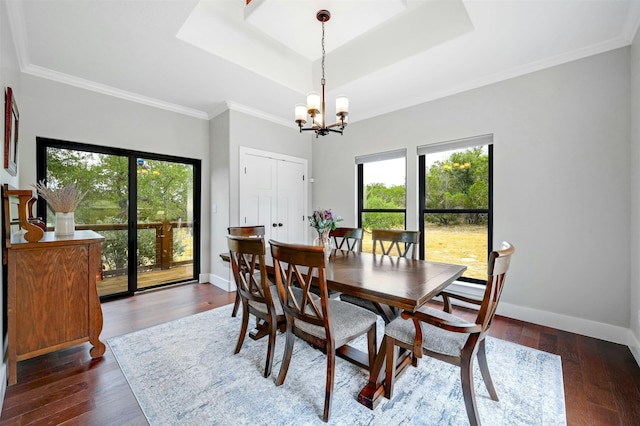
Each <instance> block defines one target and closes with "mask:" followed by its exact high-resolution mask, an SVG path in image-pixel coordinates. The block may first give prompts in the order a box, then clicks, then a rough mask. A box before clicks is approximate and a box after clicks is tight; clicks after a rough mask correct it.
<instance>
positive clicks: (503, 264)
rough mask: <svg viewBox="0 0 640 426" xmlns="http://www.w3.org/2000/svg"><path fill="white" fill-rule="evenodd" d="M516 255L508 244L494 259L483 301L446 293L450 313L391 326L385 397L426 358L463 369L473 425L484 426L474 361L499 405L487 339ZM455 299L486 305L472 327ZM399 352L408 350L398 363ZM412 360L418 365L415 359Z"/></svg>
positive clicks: (424, 313)
mask: <svg viewBox="0 0 640 426" xmlns="http://www.w3.org/2000/svg"><path fill="white" fill-rule="evenodd" d="M514 252H515V248H514V247H513V246H512V245H511V244H510V243H508V242H506V241H505V242H503V243H502V245H501V247H500V249H499V250H497V251H492V252H491V253H490V254H489V262H488V271H487V272H488V274H487V284H486V287H485V291H484V297H483V298H482V300H474V299H471V298H468V297H462V296H459V295H457V294H453V293H449V292H446V291H443V292H441V295H442V297H443V299H444V311H440V310H437V309H433V308H421V309H419V310H418V311H416V312H413V313H412V312H407V311H405V312H403V313H402V315H401V316H402V318H397V319H395V320H393V321H392V322H391V323H390V324H388V325H387V326H386V327H385V337H384V340H383V342H382V347H381V349H380V350H384V351H385V355H386V377H385V383H386V386H385V397H387V398H389V399H391V398H392V396H393V385H394V381H395V378H396V377H397V375H398V374H399V373H401V372H402V370H404V368H406V367H407V366H408V365H409V363H413V364H414V365H415V361H416V359H415V357H417V358H421V357H422V356H423V354H426V355H428V356H430V357H433V358H436V359H439V360H441V361H444V362H448V363H449V364H453V365H456V366H458V367H460V379H461V382H462V394H463V396H464V404H465V408H466V410H467V416H468V417H469V423H470V424H471V425H479V424H480V417H479V416H478V407H477V404H476V397H475V392H474V384H473V358H474V357H475V356H476V354H477V357H478V365H479V367H480V373H481V374H482V379H483V380H484V384H485V386H486V388H487V391H488V392H489V396H490V397H491V399H492V400H494V401H498V394H497V393H496V390H495V388H494V386H493V382H492V380H491V375H490V374H489V367H488V365H487V355H486V352H485V337H486V335H487V334H488V331H489V328H490V327H491V322H492V320H493V317H494V316H495V313H496V308H497V306H498V302H499V301H500V295H501V294H502V289H503V288H504V283H505V277H506V273H507V270H508V269H509V263H510V261H511V255H512V254H513V253H514ZM452 298H454V299H460V300H463V301H464V302H467V303H474V304H476V305H479V306H480V308H479V311H478V316H477V317H476V320H475V322H469V321H467V320H465V319H462V318H459V317H457V316H455V315H453V314H452V313H451V312H452V309H451V300H450V299H452ZM409 320H411V321H409ZM396 347H398V348H400V349H398V351H401V350H402V351H404V352H403V354H402V355H403V356H404V358H403V359H402V361H398V360H399V359H400V355H401V354H400V353H399V352H398V353H397V354H396V352H397V351H396ZM411 354H413V355H411ZM396 355H397V356H396ZM412 357H413V360H412V361H413V362H411V361H410V360H409V358H412Z"/></svg>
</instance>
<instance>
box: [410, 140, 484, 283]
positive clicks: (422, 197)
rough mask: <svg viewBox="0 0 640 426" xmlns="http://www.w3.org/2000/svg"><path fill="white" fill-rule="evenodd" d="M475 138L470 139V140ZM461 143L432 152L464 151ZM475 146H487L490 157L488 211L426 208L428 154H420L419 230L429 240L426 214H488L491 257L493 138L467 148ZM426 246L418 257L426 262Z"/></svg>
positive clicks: (445, 145)
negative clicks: (488, 141)
mask: <svg viewBox="0 0 640 426" xmlns="http://www.w3.org/2000/svg"><path fill="white" fill-rule="evenodd" d="M472 139H475V138H470V140H472ZM458 145H459V143H456V142H455V141H454V142H452V143H443V144H438V148H441V149H437V150H430V151H431V152H438V151H450V150H453V149H464V148H465V147H464V146H458ZM473 146H486V147H487V155H488V157H489V158H488V163H489V164H488V173H489V176H488V183H489V188H488V192H489V193H488V200H487V202H488V207H487V208H486V209H428V208H427V206H426V202H427V197H426V190H427V188H426V172H427V171H426V155H427V154H426V153H420V150H418V151H419V154H418V213H419V220H418V228H419V230H420V235H421V237H422V241H423V242H424V241H425V240H426V238H427V235H426V233H425V220H424V216H425V215H426V214H429V213H431V214H465V213H482V214H487V234H488V235H487V253H486V257H487V258H488V257H489V253H490V252H491V250H493V138H492V139H491V142H490V143H481V142H480V143H477V144H473V143H470V144H468V145H467V146H466V147H467V148H470V147H473ZM425 245H426V244H424V243H422V244H420V247H419V251H418V257H419V258H420V259H422V260H425ZM458 281H463V282H468V283H473V284H482V285H486V280H483V279H478V278H469V277H464V276H462V277H460V278H458Z"/></svg>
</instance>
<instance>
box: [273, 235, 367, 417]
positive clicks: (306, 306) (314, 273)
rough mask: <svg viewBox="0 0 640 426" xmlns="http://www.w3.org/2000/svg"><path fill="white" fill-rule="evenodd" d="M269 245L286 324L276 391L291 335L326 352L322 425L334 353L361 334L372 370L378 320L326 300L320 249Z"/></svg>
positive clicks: (331, 384)
mask: <svg viewBox="0 0 640 426" xmlns="http://www.w3.org/2000/svg"><path fill="white" fill-rule="evenodd" d="M269 244H270V245H271V255H272V257H273V262H274V267H275V272H276V284H277V286H278V294H279V295H280V302H281V303H282V308H283V310H284V314H285V316H286V319H287V325H286V329H287V337H286V343H285V350H284V356H283V359H282V364H281V366H280V374H279V375H278V379H277V381H276V386H281V385H282V384H283V383H284V380H285V377H286V376H287V370H288V369H289V364H290V362H291V356H292V353H293V344H294V340H295V336H297V337H299V338H300V339H302V340H304V341H306V342H308V343H310V344H311V345H312V346H314V347H315V348H318V349H320V350H321V351H323V352H324V353H326V354H327V380H326V385H325V400H324V413H323V416H322V419H323V420H324V421H325V422H327V421H329V415H330V411H331V400H332V393H333V387H334V375H335V366H336V350H337V349H339V348H340V347H342V346H344V345H346V344H347V343H348V342H350V341H351V340H353V339H354V338H356V337H358V336H361V335H364V334H366V335H367V346H368V365H369V366H372V365H373V362H374V359H375V355H376V319H377V317H376V315H374V314H373V313H371V312H369V311H367V310H365V309H362V308H360V307H358V306H354V305H351V304H348V303H344V302H341V301H340V300H337V299H330V298H329V292H328V288H327V280H326V276H325V258H324V251H323V249H322V247H318V246H305V245H295V244H286V243H281V242H277V241H273V240H270V241H269ZM314 285H317V286H318V287H319V288H320V297H319V298H318V297H317V296H315V295H314V294H313V293H312V292H311V288H312V287H313V286H314ZM310 368H314V366H310Z"/></svg>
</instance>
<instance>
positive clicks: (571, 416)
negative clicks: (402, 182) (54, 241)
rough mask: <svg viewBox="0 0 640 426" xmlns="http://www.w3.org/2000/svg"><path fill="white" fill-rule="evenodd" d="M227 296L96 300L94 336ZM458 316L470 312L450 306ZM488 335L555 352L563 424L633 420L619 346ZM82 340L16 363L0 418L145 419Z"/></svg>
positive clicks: (564, 337)
mask: <svg viewBox="0 0 640 426" xmlns="http://www.w3.org/2000/svg"><path fill="white" fill-rule="evenodd" d="M234 297H235V295H234V294H230V293H226V292H224V291H222V290H220V289H218V288H217V287H215V286H213V285H210V284H190V285H184V286H179V287H173V288H168V289H164V290H158V291H153V292H148V293H144V294H140V295H138V296H135V297H133V298H128V299H121V300H115V301H111V302H106V303H103V305H102V309H103V313H104V329H103V332H102V334H101V339H102V340H103V341H104V340H106V339H107V338H109V337H113V336H117V335H121V334H124V333H128V332H131V331H135V330H139V329H142V328H146V327H150V326H152V325H155V324H159V323H162V322H166V321H170V320H173V319H176V318H180V317H184V316H188V315H192V314H195V313H198V312H202V311H205V310H208V309H213V308H216V307H219V306H222V305H225V304H228V303H232V302H233V300H234ZM456 313H457V314H459V315H461V316H469V317H471V316H472V313H470V312H465V311H464V309H457V310H456ZM491 335H492V336H494V337H497V338H500V339H504V340H508V341H511V342H515V343H519V344H522V345H526V346H530V347H533V348H537V349H540V350H543V351H547V352H551V353H555V354H558V355H560V356H561V357H562V367H563V376H564V388H565V400H566V408H567V422H568V424H569V425H640V367H638V365H637V363H636V361H635V359H634V358H633V356H632V354H631V352H630V351H629V349H628V348H627V347H626V346H624V345H618V344H614V343H609V342H605V341H602V340H597V339H592V338H589V337H584V336H580V335H577V334H572V333H567V332H564V331H560V330H556V329H553V328H548V327H543V326H539V325H535V324H531V323H526V322H522V321H516V320H512V319H508V318H504V317H499V316H498V317H496V319H495V321H494V324H493V327H492V329H491ZM89 347H90V346H89V344H88V343H87V344H83V345H79V346H76V347H73V348H69V349H65V350H61V351H58V352H54V353H51V354H47V355H42V356H40V357H37V358H33V359H30V360H26V361H22V362H20V363H18V384H16V385H14V386H11V387H9V388H8V390H7V394H6V397H5V400H4V404H3V407H2V415H1V417H0V425H27V424H38V425H41V424H51V425H54V424H69V425H145V424H147V422H146V420H145V417H144V415H143V414H142V412H141V411H140V408H139V407H138V404H137V402H136V400H135V397H134V396H133V393H132V392H131V390H130V389H129V385H128V384H127V381H126V380H125V378H124V376H123V375H122V373H121V372H120V369H119V367H118V364H117V362H116V360H115V359H114V357H113V355H112V353H111V351H110V349H109V347H108V346H107V351H106V353H105V355H104V357H103V358H102V359H99V360H91V358H90V357H89V352H88V349H89Z"/></svg>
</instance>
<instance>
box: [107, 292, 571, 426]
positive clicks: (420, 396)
mask: <svg viewBox="0 0 640 426" xmlns="http://www.w3.org/2000/svg"><path fill="white" fill-rule="evenodd" d="M239 330H240V318H239V316H238V317H237V318H231V306H230V305H229V306H224V307H222V308H218V309H214V310H211V311H207V312H204V313H200V314H197V315H193V316H190V317H187V318H182V319H179V320H175V321H172V322H168V323H165V324H161V325H158V326H155V327H151V328H148V329H145V330H141V331H138V332H135V333H131V334H127V335H123V336H119V337H114V338H111V339H109V340H108V343H109V346H110V347H111V350H112V352H113V354H114V355H115V357H116V358H117V360H118V363H119V365H120V368H121V369H122V371H123V373H124V375H125V377H126V379H127V381H128V382H129V385H130V386H131V389H132V391H133V393H134V394H135V396H136V398H137V400H138V403H139V404H140V407H141V408H142V411H143V412H144V414H145V416H146V417H147V419H148V421H149V423H150V424H151V425H152V426H156V425H158V426H159V425H249V424H250V425H292V424H295V425H322V424H325V423H323V422H322V411H323V407H324V386H325V374H326V356H325V355H324V354H323V353H322V352H320V351H318V350H315V349H313V348H312V347H310V346H309V345H307V344H306V343H304V342H302V341H300V340H297V341H296V343H295V346H294V354H293V358H292V361H291V365H290V367H289V372H288V374H287V378H286V380H285V382H284V384H283V385H282V386H279V387H276V386H275V384H274V377H275V376H277V374H278V371H279V369H280V361H281V359H282V354H283V350H284V341H285V338H284V335H283V334H278V337H277V339H276V342H277V346H276V351H275V360H274V366H273V375H272V376H271V377H269V378H264V377H263V376H262V372H263V369H264V361H265V356H266V344H267V342H266V339H262V340H259V341H254V340H251V339H249V338H247V339H246V340H245V343H244V346H243V348H242V350H241V351H240V353H239V354H237V355H233V349H234V348H235V344H236V339H237V337H238V333H239ZM383 330H384V323H383V322H382V320H379V324H378V331H379V333H380V335H379V338H378V342H380V341H382V333H383ZM354 346H359V347H361V348H362V349H365V348H366V340H364V338H362V339H360V340H359V341H356V342H355V344H354ZM487 359H488V363H489V369H490V370H491V375H492V377H493V381H494V385H495V388H496V391H497V393H498V396H499V398H500V401H499V402H495V401H492V400H491V399H490V398H489V395H488V393H487V390H486V388H485V387H484V383H483V381H482V378H481V376H480V372H479V370H478V369H477V367H476V368H475V369H476V371H475V385H476V398H477V401H478V406H479V407H478V410H479V412H480V418H481V420H482V423H483V424H484V425H510V426H513V425H545V426H549V425H564V424H566V414H565V405H564V391H563V383H562V365H561V361H560V357H559V356H557V355H553V354H549V353H546V352H542V351H538V350H535V349H530V348H527V347H524V346H520V345H516V344H513V343H510V342H505V341H502V340H498V339H493V338H487ZM336 364H337V365H336V377H335V390H334V395H333V405H332V410H331V419H330V421H329V424H335V425H385V426H386V425H401V424H411V425H464V424H468V421H467V414H466V411H465V407H464V401H463V397H462V389H461V386H460V373H459V369H458V368H457V367H453V366H450V365H449V364H446V363H443V362H440V361H437V360H434V359H430V358H424V359H422V360H421V361H420V363H419V366H418V368H413V367H410V368H408V369H407V370H406V371H405V373H404V374H403V375H402V376H401V377H400V378H399V379H398V381H397V382H396V386H395V395H394V397H393V398H392V399H391V400H387V399H383V401H382V402H381V403H380V405H378V407H377V408H376V409H375V410H369V409H368V408H366V407H364V406H363V405H361V404H360V403H358V401H357V395H358V393H359V391H360V389H361V388H362V387H363V386H364V385H365V384H366V382H367V379H368V376H367V373H366V371H364V370H362V369H360V368H358V367H356V366H354V365H352V364H350V363H349V362H347V361H344V360H342V359H338V360H337V362H336Z"/></svg>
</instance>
